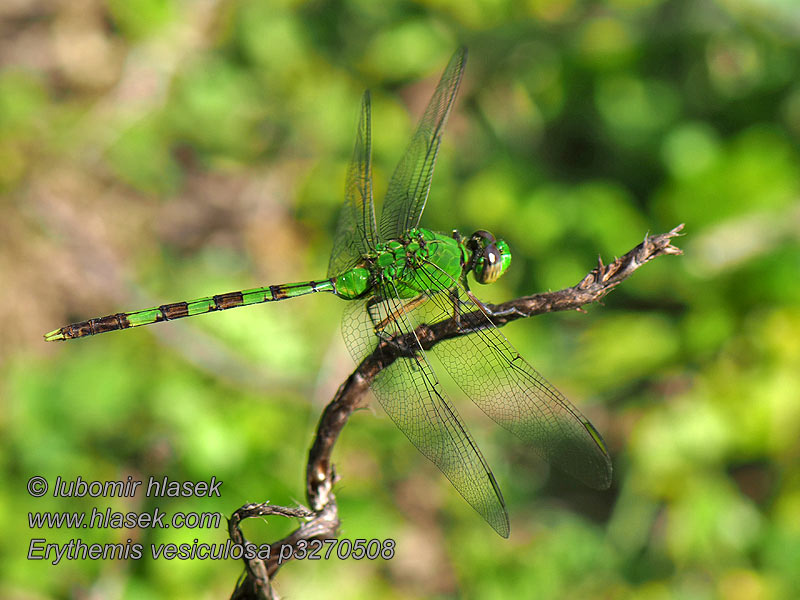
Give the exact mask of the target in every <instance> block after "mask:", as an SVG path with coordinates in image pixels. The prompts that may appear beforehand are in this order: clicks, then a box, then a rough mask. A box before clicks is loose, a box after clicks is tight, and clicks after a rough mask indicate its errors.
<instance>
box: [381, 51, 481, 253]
mask: <svg viewBox="0 0 800 600" xmlns="http://www.w3.org/2000/svg"><path fill="white" fill-rule="evenodd" d="M466 60H467V50H466V48H460V49H459V50H457V51H456V52H455V54H453V57H452V58H451V59H450V62H449V63H448V65H447V68H446V69H445V71H444V74H443V75H442V78H441V79H440V80H439V85H437V86H436V91H435V92H434V94H433V97H432V98H431V101H430V102H429V103H428V107H427V108H426V109H425V113H424V114H423V115H422V119H420V122H419V125H418V126H417V131H416V133H414V137H412V138H411V142H410V143H409V145H408V148H406V151H405V154H403V158H401V159H400V162H399V163H398V165H397V168H396V169H395V171H394V173H393V174H392V178H391V180H390V181H389V186H388V188H387V190H386V197H385V199H384V201H383V212H382V213H381V223H380V239H381V240H383V241H387V240H391V239H395V238H398V237H400V236H402V235H403V234H404V233H405V232H406V231H408V230H409V229H412V228H414V227H416V226H417V225H418V223H419V218H420V216H421V215H422V211H423V209H424V208H425V202H426V201H427V199H428V191H429V190H430V187H431V178H432V177H433V167H434V164H435V163H436V155H437V153H438V152H439V142H440V141H441V139H442V132H443V131H444V126H445V123H446V122H447V116H448V115H449V114H450V109H451V108H452V106H453V100H455V97H456V93H457V92H458V85H459V83H461V74H462V73H463V72H464V64H465V62H466Z"/></svg>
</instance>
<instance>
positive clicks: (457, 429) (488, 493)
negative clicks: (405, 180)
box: [343, 299, 510, 537]
mask: <svg viewBox="0 0 800 600" xmlns="http://www.w3.org/2000/svg"><path fill="white" fill-rule="evenodd" d="M368 302H369V301H361V302H353V303H350V306H348V308H347V309H346V312H345V317H344V324H343V332H344V337H345V343H346V345H347V347H348V349H349V350H350V352H351V354H352V355H353V358H354V359H355V360H356V361H361V360H363V358H364V357H365V356H366V355H367V354H368V353H369V352H371V351H372V350H374V348H375V347H376V342H377V341H378V338H377V337H376V335H375V334H376V325H375V323H378V324H380V323H384V324H385V325H383V326H381V327H380V335H381V337H384V338H386V337H391V336H393V335H395V334H405V333H411V332H413V330H414V328H413V323H411V321H410V319H409V313H407V312H406V311H405V310H404V306H405V305H406V303H404V302H402V301H400V300H396V299H390V300H385V301H382V302H379V303H377V304H372V306H370V307H369V308H368V307H367V303H368ZM371 387H372V390H373V392H374V394H375V396H376V397H377V398H378V401H379V402H380V403H381V406H383V408H384V410H385V411H386V413H387V414H388V415H389V416H390V417H391V419H392V420H393V421H394V422H395V424H396V425H397V427H398V428H399V429H400V431H402V432H403V433H404V434H405V435H406V437H408V439H409V440H410V441H411V443H413V444H414V445H415V446H416V447H417V448H418V449H419V451H420V452H422V454H424V455H425V456H426V457H427V458H428V459H430V460H431V461H432V462H433V463H434V464H435V465H436V466H437V467H439V469H441V471H442V472H443V473H444V474H445V476H446V477H447V478H448V479H449V480H450V482H451V483H452V484H453V486H454V487H455V488H456V490H457V491H458V492H459V493H460V494H461V496H463V498H464V499H465V500H466V501H467V502H468V503H469V504H470V505H471V506H472V507H473V508H474V509H475V510H476V511H477V512H478V513H479V514H480V515H481V516H482V517H483V518H484V519H486V521H487V522H488V523H489V524H490V525H491V526H492V527H493V528H494V529H495V531H497V533H499V534H500V535H501V536H503V537H508V535H509V530H510V529H509V524H508V514H507V513H506V508H505V502H504V500H503V496H502V493H501V492H500V488H499V486H498V485H497V481H496V480H495V478H494V475H493V474H492V471H491V469H490V468H489V465H488V464H487V462H486V459H484V457H483V455H482V454H481V452H480V450H479V449H478V446H477V445H476V443H475V441H474V440H473V439H472V436H471V435H470V434H469V432H468V431H467V429H466V427H465V426H464V424H463V422H462V421H461V418H460V417H459V415H458V412H457V411H456V409H455V407H454V406H453V405H452V404H451V402H450V400H449V399H448V398H447V396H446V395H445V393H444V391H443V390H442V388H441V385H440V383H439V381H438V380H437V379H436V375H435V374H434V372H433V370H432V369H431V366H430V364H429V363H428V360H427V358H426V356H425V352H424V351H423V350H422V349H421V348H420V346H419V345H418V343H417V352H416V354H415V358H398V359H396V360H394V362H392V363H391V364H390V365H388V366H386V367H385V368H383V369H382V370H381V371H380V372H379V373H378V374H377V375H376V376H375V378H374V380H373V382H372V385H371Z"/></svg>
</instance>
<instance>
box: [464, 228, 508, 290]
mask: <svg viewBox="0 0 800 600" xmlns="http://www.w3.org/2000/svg"><path fill="white" fill-rule="evenodd" d="M467 249H468V250H469V251H470V252H471V253H472V258H471V259H470V263H469V269H470V270H472V272H473V274H474V275H475V280H476V281H477V282H478V283H494V282H495V281H497V280H498V279H499V278H500V276H501V275H502V274H503V273H505V272H506V269H507V268H508V265H510V264H511V251H510V250H509V249H508V244H506V243H505V242H504V241H503V240H497V239H495V237H494V236H493V235H492V234H491V233H489V232H488V231H484V230H483V229H479V230H478V231H476V232H475V233H473V234H472V236H471V237H470V238H469V240H468V241H467Z"/></svg>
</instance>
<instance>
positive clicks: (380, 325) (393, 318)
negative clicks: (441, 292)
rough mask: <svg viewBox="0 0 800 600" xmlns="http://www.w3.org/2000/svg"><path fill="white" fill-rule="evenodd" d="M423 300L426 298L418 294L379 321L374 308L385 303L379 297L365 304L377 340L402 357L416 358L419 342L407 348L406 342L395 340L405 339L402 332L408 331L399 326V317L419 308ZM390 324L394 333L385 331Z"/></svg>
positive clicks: (378, 315)
mask: <svg viewBox="0 0 800 600" xmlns="http://www.w3.org/2000/svg"><path fill="white" fill-rule="evenodd" d="M425 299H426V296H425V295H424V294H420V295H419V296H417V297H416V298H414V299H412V300H411V301H410V302H408V303H407V304H405V305H402V304H401V305H400V306H399V307H397V308H395V309H394V310H392V312H391V313H390V314H388V315H387V316H385V317H383V318H382V319H381V320H380V321H378V318H380V314H379V313H378V311H376V310H375V307H377V306H378V305H379V304H380V303H381V302H385V300H384V299H383V298H380V297H375V298H372V299H370V300H369V301H368V302H367V306H366V309H367V314H368V315H369V318H370V320H371V321H372V327H373V330H374V332H375V335H376V336H377V337H378V339H380V340H382V341H384V342H386V343H387V344H389V345H390V346H392V347H393V348H394V349H396V350H397V351H399V352H400V353H401V354H402V355H404V356H408V357H414V356H416V354H417V352H418V351H419V350H420V347H419V342H415V343H414V345H413V347H409V345H408V343H407V342H406V343H401V342H399V341H397V339H396V338H397V337H398V336H401V337H407V336H403V335H402V333H403V331H404V330H406V329H408V327H403V326H401V325H400V324H399V323H400V319H401V318H402V317H401V315H403V314H404V313H407V312H410V311H411V310H413V309H414V308H416V307H417V306H419V305H420V304H421V303H422V302H424V301H425ZM392 323H393V324H394V325H395V327H394V328H393V329H394V332H392V331H386V328H387V327H388V326H389V325H390V324H392Z"/></svg>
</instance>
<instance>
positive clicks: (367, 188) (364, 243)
mask: <svg viewBox="0 0 800 600" xmlns="http://www.w3.org/2000/svg"><path fill="white" fill-rule="evenodd" d="M375 231H376V225H375V209H374V207H373V202H372V114H371V103H370V95H369V90H367V91H366V92H364V96H363V98H362V99H361V117H360V118H359V121H358V132H357V134H356V145H355V148H354V149H353V158H352V159H351V160H350V166H349V168H348V170H347V183H346V185H345V200H344V206H343V207H342V212H341V214H340V215H339V224H338V225H337V228H336V236H335V237H334V241H333V251H332V252H331V259H330V263H329V264H328V277H335V276H336V275H339V274H341V273H343V272H344V271H346V270H348V269H351V268H352V267H354V266H355V265H356V264H358V263H359V262H360V260H361V258H362V256H363V255H364V254H365V253H366V252H367V251H369V250H370V249H372V248H374V247H375V241H376V238H375Z"/></svg>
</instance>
